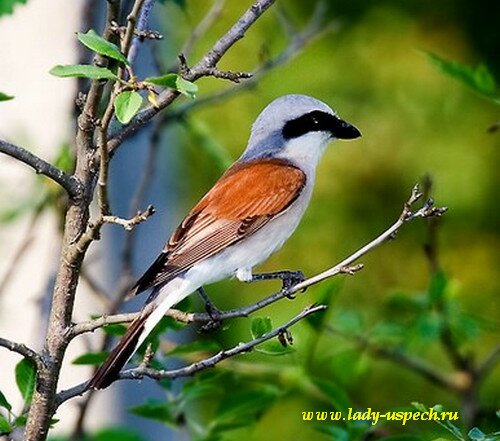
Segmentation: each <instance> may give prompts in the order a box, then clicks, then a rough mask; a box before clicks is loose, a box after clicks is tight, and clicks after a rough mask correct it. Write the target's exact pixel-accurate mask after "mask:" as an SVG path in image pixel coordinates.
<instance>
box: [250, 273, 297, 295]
mask: <svg viewBox="0 0 500 441" xmlns="http://www.w3.org/2000/svg"><path fill="white" fill-rule="evenodd" d="M271 279H281V281H282V282H283V286H282V287H281V289H282V291H285V292H286V291H288V290H289V289H290V288H292V287H294V286H295V285H297V284H298V283H300V282H303V281H304V280H306V278H305V276H304V273H303V272H302V271H276V272H274V273H261V274H252V278H251V279H250V280H248V282H257V281H259V280H271ZM285 295H286V297H288V298H289V299H294V298H295V295H294V294H285Z"/></svg>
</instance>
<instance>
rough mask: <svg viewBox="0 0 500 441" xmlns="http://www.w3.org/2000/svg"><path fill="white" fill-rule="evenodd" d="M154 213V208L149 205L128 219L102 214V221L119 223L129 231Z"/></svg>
mask: <svg viewBox="0 0 500 441" xmlns="http://www.w3.org/2000/svg"><path fill="white" fill-rule="evenodd" d="M154 213H155V208H154V207H153V206H152V205H150V206H148V208H146V210H144V211H139V212H138V213H137V214H136V215H135V216H134V217H131V218H130V219H123V218H121V217H118V216H111V215H107V216H103V221H104V223H108V224H116V225H121V226H122V227H123V228H124V229H125V230H127V231H131V230H133V229H134V227H135V226H136V225H139V224H140V223H142V222H145V221H146V220H148V219H149V218H150V217H151V216H152V215H153V214H154Z"/></svg>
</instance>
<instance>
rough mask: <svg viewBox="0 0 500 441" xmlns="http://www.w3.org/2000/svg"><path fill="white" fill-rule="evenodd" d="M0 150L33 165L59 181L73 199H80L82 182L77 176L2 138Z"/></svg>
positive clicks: (41, 172)
mask: <svg viewBox="0 0 500 441" xmlns="http://www.w3.org/2000/svg"><path fill="white" fill-rule="evenodd" d="M0 152H1V153H5V154H6V155H8V156H10V157H11V158H14V159H17V160H18V161H20V162H23V163H24V164H26V165H29V166H30V167H32V168H33V169H34V170H35V172H36V173H37V174H41V175H44V176H47V177H48V178H50V179H52V180H53V181H54V182H57V183H58V184H59V185H60V186H61V187H62V188H64V190H66V192H67V193H68V195H69V197H71V198H72V199H73V200H78V199H79V197H80V195H81V193H82V189H81V184H80V182H79V181H78V179H77V178H75V177H74V176H72V175H68V174H67V173H66V172H64V171H62V170H61V169H59V168H57V167H56V166H54V165H52V164H50V163H49V162H47V161H45V160H43V159H42V158H40V157H38V156H36V155H34V154H33V153H31V152H29V151H28V150H26V149H24V148H23V147H20V146H17V145H14V144H11V143H9V142H6V141H2V140H0Z"/></svg>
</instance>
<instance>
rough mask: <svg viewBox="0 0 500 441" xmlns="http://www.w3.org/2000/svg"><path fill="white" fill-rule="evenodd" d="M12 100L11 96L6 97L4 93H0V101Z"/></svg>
mask: <svg viewBox="0 0 500 441" xmlns="http://www.w3.org/2000/svg"><path fill="white" fill-rule="evenodd" d="M13 99H14V97H13V96H10V95H7V94H6V93H3V92H0V101H9V100H13Z"/></svg>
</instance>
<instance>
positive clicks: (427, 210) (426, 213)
mask: <svg viewBox="0 0 500 441" xmlns="http://www.w3.org/2000/svg"><path fill="white" fill-rule="evenodd" d="M421 197H422V193H420V191H419V188H418V185H415V186H414V187H413V190H412V193H411V196H410V198H409V199H408V201H407V202H406V203H405V205H404V208H403V211H402V213H401V215H400V216H399V218H398V220H397V221H396V222H394V224H393V225H392V226H391V227H389V228H388V229H387V230H386V231H384V232H383V233H382V234H381V235H380V236H378V237H377V238H375V239H374V240H372V241H371V242H370V243H368V244H366V245H365V246H364V247H362V248H360V249H359V250H358V251H356V252H355V253H353V254H351V255H350V256H349V257H347V258H346V259H344V260H343V261H342V262H340V263H339V264H337V265H335V266H334V267H332V268H330V269H328V270H326V271H323V272H322V273H320V274H318V275H317V276H314V277H311V278H309V279H307V280H304V281H303V282H301V283H298V284H297V285H295V286H293V287H292V288H291V289H290V290H289V294H294V293H296V292H298V291H301V290H303V289H305V288H308V287H309V286H311V285H314V284H316V283H318V282H321V281H322V280H325V279H329V278H330V277H333V276H335V275H337V274H339V273H341V272H345V268H346V267H349V266H350V265H352V264H353V263H354V262H355V261H356V260H358V259H359V258H360V257H362V256H364V255H365V254H366V253H368V252H369V251H371V250H373V249H374V248H376V247H378V246H379V245H381V244H383V243H384V242H386V241H388V240H390V239H392V238H394V236H395V235H396V233H397V232H398V230H399V229H400V228H401V226H402V225H403V224H405V223H407V222H409V221H411V220H413V219H416V218H428V217H432V216H441V215H442V214H444V213H445V212H446V210H447V208H446V207H434V202H433V201H432V200H431V199H429V200H427V201H426V202H425V203H424V205H423V207H422V208H420V209H419V210H417V211H415V212H412V211H411V207H412V205H413V204H414V203H415V202H417V201H418V200H419V199H420V198H421Z"/></svg>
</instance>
